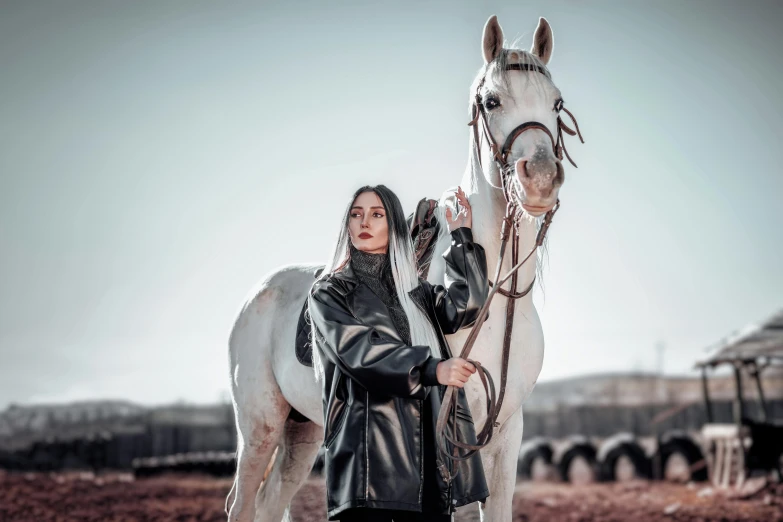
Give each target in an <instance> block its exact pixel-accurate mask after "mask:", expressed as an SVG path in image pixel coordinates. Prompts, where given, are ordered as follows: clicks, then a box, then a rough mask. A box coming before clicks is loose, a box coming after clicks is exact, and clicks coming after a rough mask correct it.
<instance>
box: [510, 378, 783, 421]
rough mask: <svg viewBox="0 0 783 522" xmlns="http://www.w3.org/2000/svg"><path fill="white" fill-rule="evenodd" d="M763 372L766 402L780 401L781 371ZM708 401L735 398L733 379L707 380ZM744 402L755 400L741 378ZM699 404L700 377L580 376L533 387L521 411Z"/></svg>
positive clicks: (747, 380) (746, 381)
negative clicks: (583, 407)
mask: <svg viewBox="0 0 783 522" xmlns="http://www.w3.org/2000/svg"><path fill="white" fill-rule="evenodd" d="M781 370H782V369H781V368H776V369H772V368H769V369H767V370H766V371H765V372H764V373H762V375H763V379H762V382H763V385H764V392H765V395H766V396H767V398H783V371H781ZM708 382H709V390H710V397H712V398H715V399H731V398H733V397H734V395H735V391H734V390H735V384H734V376H733V375H731V374H729V375H720V376H711V377H710V379H709V381H708ZM743 390H744V394H745V397H746V398H749V399H755V398H757V396H758V395H757V392H756V385H755V382H753V381H752V380H751V379H750V378H749V377H748V376H745V379H744V382H743ZM700 400H702V382H701V377H698V376H693V377H687V376H686V377H676V376H663V377H660V376H658V375H656V374H650V373H641V372H633V373H602V374H594V375H580V376H576V377H570V378H565V379H558V380H553V381H544V382H540V383H538V384H536V387H535V388H534V389H533V393H532V394H531V396H530V397H529V398H528V400H527V402H526V403H525V407H524V408H525V411H548V410H553V409H556V408H557V407H558V406H581V405H623V406H635V405H641V404H651V403H686V402H693V401H700Z"/></svg>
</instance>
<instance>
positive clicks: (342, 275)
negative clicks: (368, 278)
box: [332, 262, 427, 310]
mask: <svg viewBox="0 0 783 522" xmlns="http://www.w3.org/2000/svg"><path fill="white" fill-rule="evenodd" d="M332 277H336V278H338V279H341V280H343V281H348V282H349V283H352V284H353V285H354V286H353V287H352V289H355V288H356V286H357V285H363V283H362V282H361V281H360V280H359V278H358V277H357V275H356V271H355V270H354V269H353V267H352V266H351V263H350V262H349V263H346V264H345V266H344V267H343V268H342V270H338V271H336V272H333V273H332ZM363 286H366V285H363ZM425 292H426V290H425V289H424V285H423V284H422V282H421V280H419V284H418V285H416V286H415V287H414V288H413V289H412V290H411V291H410V292H408V295H409V296H410V297H411V299H413V300H414V301H415V302H416V303H418V305H419V306H420V307H421V308H422V309H423V310H427V300H426V297H425V295H424V294H425ZM373 295H375V294H373ZM379 301H380V299H379Z"/></svg>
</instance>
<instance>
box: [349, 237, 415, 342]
mask: <svg viewBox="0 0 783 522" xmlns="http://www.w3.org/2000/svg"><path fill="white" fill-rule="evenodd" d="M349 247H350V249H351V268H353V270H354V272H355V273H356V276H357V277H358V278H359V280H360V281H361V282H362V283H364V284H366V285H367V286H369V287H370V289H371V290H372V291H373V292H374V293H375V295H377V296H378V297H379V298H380V299H381V301H383V304H385V305H386V307H387V308H388V309H389V313H390V314H391V319H392V322H393V323H394V326H395V328H396V329H397V333H398V334H399V335H400V337H401V338H402V339H403V340H404V341H405V343H406V344H411V335H410V327H409V325H408V317H407V316H406V315H405V311H404V310H403V309H402V305H401V304H400V300H399V298H398V297H397V290H396V287H395V285H394V276H393V275H392V272H391V262H390V261H389V254H388V253H381V254H371V253H368V252H364V251H362V250H359V249H358V248H356V247H354V246H353V243H349Z"/></svg>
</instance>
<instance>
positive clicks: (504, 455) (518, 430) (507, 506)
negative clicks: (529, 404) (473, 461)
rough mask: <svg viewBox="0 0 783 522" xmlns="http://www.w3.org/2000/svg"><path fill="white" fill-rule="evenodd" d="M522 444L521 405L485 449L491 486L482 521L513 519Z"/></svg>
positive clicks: (493, 521) (488, 480)
mask: <svg viewBox="0 0 783 522" xmlns="http://www.w3.org/2000/svg"><path fill="white" fill-rule="evenodd" d="M521 446H522V408H520V409H518V410H517V411H516V412H514V414H513V415H511V417H509V418H508V420H507V421H506V422H504V423H503V425H502V426H500V429H499V430H498V431H497V432H495V434H494V435H493V441H492V443H491V444H490V445H489V446H487V448H486V449H487V450H489V451H488V452H487V454H484V451H483V450H482V455H481V458H482V461H483V462H484V470H485V472H486V477H487V484H488V485H489V495H490V496H489V497H487V502H486V504H484V505H483V506H481V508H480V512H481V520H482V522H487V521H492V522H495V521H496V520H512V519H513V517H512V501H513V499H514V489H515V488H516V481H517V459H518V458H519V449H520V447H521Z"/></svg>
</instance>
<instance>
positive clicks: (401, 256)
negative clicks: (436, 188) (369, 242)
mask: <svg viewBox="0 0 783 522" xmlns="http://www.w3.org/2000/svg"><path fill="white" fill-rule="evenodd" d="M363 192H374V193H375V194H376V195H377V196H378V197H379V198H380V200H381V202H382V203H383V208H384V209H386V223H387V225H388V226H389V247H388V249H387V252H388V261H387V264H388V265H390V269H391V273H392V276H393V278H394V286H395V289H396V292H397V297H398V298H399V300H400V304H401V305H402V309H403V311H404V312H405V315H406V316H407V318H408V325H409V327H410V334H411V343H412V344H413V345H424V346H429V347H430V350H431V352H432V355H433V356H434V357H438V358H440V357H442V355H441V353H440V344H439V341H438V336H437V334H436V333H435V330H434V328H433V325H432V323H431V322H430V320H429V319H428V317H427V315H425V313H424V312H423V311H422V310H421V309H420V308H419V307H418V306H417V305H416V303H415V302H414V301H413V300H412V299H411V297H410V296H409V295H408V292H410V291H411V290H413V289H414V288H415V287H416V286H417V285H418V284H419V272H418V269H417V264H416V257H415V254H414V250H413V242H412V241H411V237H410V233H409V230H408V223H407V221H406V219H405V214H404V213H403V210H402V204H401V203H400V200H399V198H398V197H397V195H396V194H395V193H394V192H392V191H391V190H390V189H389V188H388V187H386V186H385V185H375V186H370V185H365V186H363V187H361V188H359V189H358V190H357V191H356V192H355V193H354V194H353V196H351V199H350V200H349V201H348V207H347V208H346V210H345V215H344V216H343V220H342V223H341V225H340V230H339V232H338V234H337V241H336V242H335V244H334V247H333V249H332V252H331V255H330V256H329V257H328V258H327V259H328V262H327V264H326V266H325V267H324V270H323V272H322V273H321V275H320V276H319V277H318V278H317V279H316V281H315V283H317V282H318V281H320V280H322V279H326V278H328V277H329V276H330V275H331V274H333V273H334V272H336V271H339V270H341V269H342V268H343V267H344V266H345V265H346V264H347V263H349V262H350V259H351V249H350V241H351V239H350V237H349V235H348V221H349V220H350V218H351V207H353V204H354V201H356V198H357V197H358V196H359V194H361V193H363ZM315 283H314V285H315ZM307 299H308V308H309V307H310V305H311V304H312V288H311V290H310V292H309V293H308V297H307ZM359 319H361V318H359ZM311 326H312V327H311V329H310V343H311V345H312V347H313V350H312V353H313V370H314V372H315V380H316V381H317V382H320V381H321V379H322V378H323V373H324V366H323V362H322V361H321V357H322V355H321V353H320V351H321V350H320V346H319V344H318V342H317V338H318V336H317V335H315V325H311ZM319 342H320V341H319Z"/></svg>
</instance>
